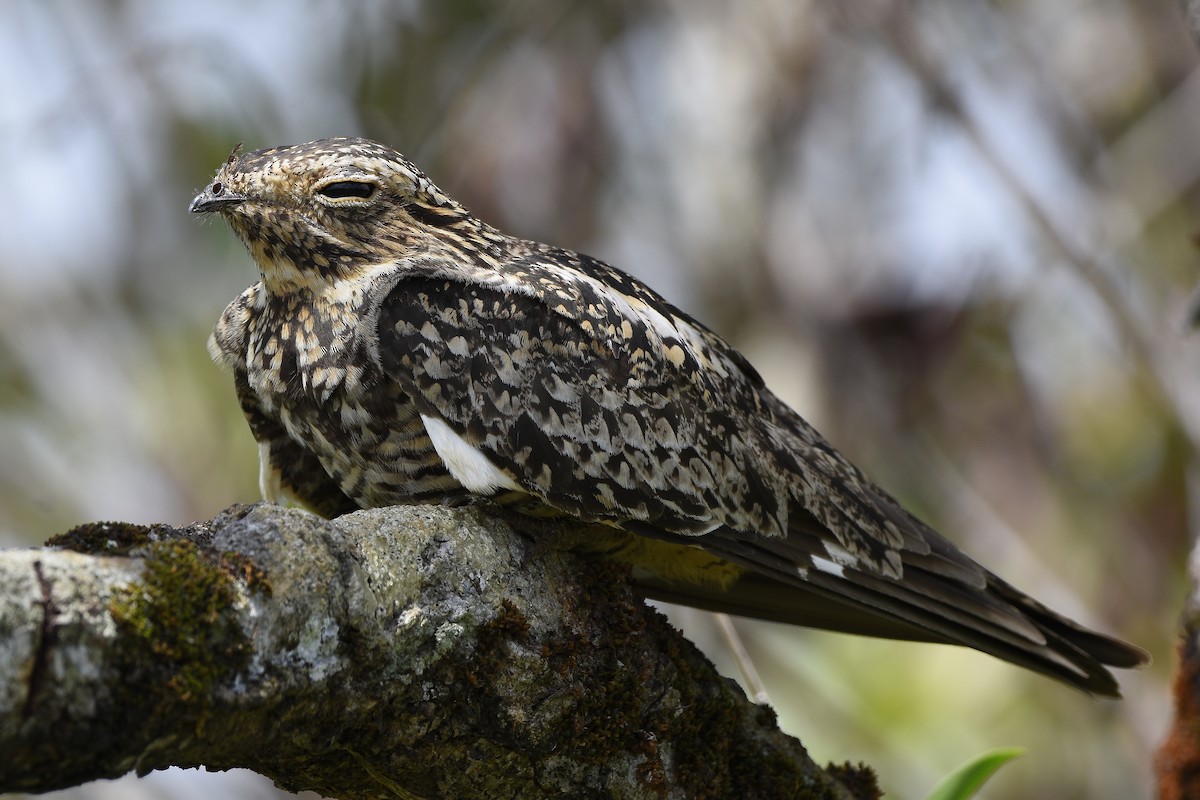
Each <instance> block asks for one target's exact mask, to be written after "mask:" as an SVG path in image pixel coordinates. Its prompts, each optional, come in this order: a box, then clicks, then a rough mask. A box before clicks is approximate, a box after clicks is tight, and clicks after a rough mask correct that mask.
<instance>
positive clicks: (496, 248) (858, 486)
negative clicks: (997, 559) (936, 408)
mask: <svg viewBox="0 0 1200 800" xmlns="http://www.w3.org/2000/svg"><path fill="white" fill-rule="evenodd" d="M191 210H192V211H194V212H214V211H215V212H219V213H220V214H221V215H222V216H223V217H224V218H225V220H226V221H227V222H228V223H229V224H230V226H231V227H232V228H233V230H234V232H235V233H236V234H237V235H238V237H239V238H240V239H241V240H242V241H243V242H244V243H245V245H246V247H247V248H248V249H249V251H250V254H251V256H252V257H253V259H254V262H255V263H256V264H257V265H258V269H259V273H260V276H261V280H260V281H259V282H258V283H255V284H254V285H253V286H251V287H250V288H249V289H247V290H246V291H245V292H243V293H242V294H241V295H240V296H239V297H238V298H237V299H236V300H234V301H233V302H232V303H231V304H230V305H229V307H228V308H226V309H225V312H224V314H223V315H222V316H221V319H220V322H219V323H218V324H217V326H216V330H215V331H214V333H213V336H212V338H211V339H210V341H209V350H210V351H211V353H212V355H213V357H214V359H215V360H216V361H217V362H218V363H219V364H221V365H223V366H224V367H226V368H227V369H228V370H229V371H230V372H232V373H233V380H234V384H235V387H236V390H237V396H238V399H239V401H240V402H241V406H242V409H243V411H244V412H245V415H246V418H247V420H248V421H249V423H250V428H251V430H252V432H253V434H254V437H255V439H256V440H257V441H258V444H259V452H260V457H261V483H262V490H263V494H264V496H265V497H266V498H267V499H268V500H279V499H282V498H291V499H295V500H298V501H299V502H301V503H303V504H304V505H306V506H308V507H309V508H311V509H313V510H314V511H316V512H318V513H321V514H324V515H326V516H332V515H336V514H339V513H342V512H345V511H349V510H353V509H356V508H367V507H377V506H387V505H395V504H401V503H426V502H444V501H447V500H454V499H456V498H457V499H462V498H470V497H479V496H483V497H488V498H491V500H493V501H495V502H496V503H497V504H500V505H501V506H508V507H510V508H511V509H515V510H516V511H517V512H520V513H523V514H531V515H545V514H555V515H561V516H565V517H572V518H576V519H578V520H580V521H582V522H584V523H588V524H589V525H590V529H593V530H596V531H599V532H601V533H598V534H597V536H598V538H599V539H601V540H603V541H604V542H605V544H604V548H605V549H606V550H607V551H608V552H609V553H610V555H612V556H615V557H618V558H622V559H624V560H626V561H628V562H630V563H632V564H633V574H634V576H635V579H636V580H638V582H639V583H640V585H641V586H642V588H643V590H644V591H645V592H646V593H647V594H648V595H649V596H652V597H658V598H662V599H667V600H672V601H676V602H683V603H688V604H691V605H695V606H699V607H703V608H709V609H716V610H722V611H727V612H730V613H733V614H738V615H743V616H749V617H757V618H762V619H769V620H777V621H783V622H790V623H795V624H799V625H807V626H813V627H821V628H830V629H834V630H841V631H848V632H852V633H860V634H866V635H873V636H882V637H890V638H900V639H911V640H918V641H932V642H946V643H952V644H960V645H967V646H970V647H974V648H977V649H979V650H982V651H984V652H987V653H991V654H992V655H994V656H998V657H999V658H1002V659H1005V660H1007V661H1010V662H1013V663H1015V664H1019V665H1021V666H1023V667H1027V668H1030V669H1033V670H1037V671H1039V672H1042V673H1045V674H1047V675H1050V676H1052V677H1054V678H1057V679H1059V680H1062V681H1065V682H1067V683H1069V684H1073V685H1075V686H1078V687H1080V688H1082V689H1084V690H1086V691H1088V692H1092V693H1095V694H1100V695H1112V696H1116V695H1117V694H1118V691H1117V684H1116V681H1115V680H1114V678H1113V676H1112V675H1111V673H1110V672H1109V671H1108V670H1107V669H1106V665H1107V666H1112V667H1134V666H1137V665H1139V664H1142V663H1144V662H1145V661H1146V655H1145V653H1143V652H1142V651H1141V650H1139V649H1137V648H1136V647H1133V646H1132V645H1129V644H1126V643H1124V642H1122V641H1120V640H1118V639H1115V638H1111V637H1109V636H1105V635H1103V634H1100V633H1096V632H1093V631H1090V630H1088V629H1086V628H1084V627H1083V626H1081V625H1079V624H1078V623H1075V622H1073V621H1072V620H1069V619H1067V618H1066V617H1063V616H1061V615H1059V614H1057V613H1055V612H1054V611H1052V610H1050V609H1048V608H1046V607H1045V606H1043V605H1041V604H1040V603H1038V602H1037V601H1036V600H1034V599H1032V598H1031V597H1029V596H1027V595H1026V594H1024V593H1022V592H1021V591H1019V590H1017V589H1015V588H1014V587H1012V586H1010V585H1009V584H1008V583H1006V582H1004V581H1003V580H1001V579H1000V578H998V577H997V576H995V575H993V574H992V573H990V572H988V571H987V570H986V569H984V568H983V567H982V566H980V565H978V564H977V563H975V562H974V561H972V560H971V559H970V558H968V557H967V556H966V555H964V554H963V553H962V552H960V551H959V550H958V549H957V548H956V547H955V546H954V545H952V544H951V543H950V542H949V541H947V540H946V539H944V538H942V537H941V536H940V535H939V534H937V533H936V532H935V531H933V530H932V529H931V528H930V527H929V526H927V525H926V524H925V523H923V522H921V521H920V520H919V519H917V518H916V517H915V516H913V515H912V514H910V513H909V512H908V511H906V510H905V509H904V508H903V507H901V506H900V504H899V503H898V502H897V501H896V500H895V499H894V498H892V496H891V495H889V494H888V493H887V492H885V491H884V490H883V489H881V488H879V487H878V486H876V485H875V484H873V483H872V482H871V481H870V480H868V479H867V478H866V477H865V476H864V475H863V474H862V472H860V471H859V470H858V468H856V467H855V466H854V465H853V464H851V463H850V462H849V461H847V460H846V459H845V458H844V457H843V456H842V455H841V454H840V453H838V452H837V451H836V450H835V449H833V447H831V446H830V445H829V443H827V442H826V441H825V440H824V439H823V438H822V437H821V435H820V434H818V433H817V432H816V431H815V430H814V429H813V428H812V427H811V426H810V425H809V424H808V423H807V422H805V421H804V419H802V418H801V417H800V415H799V414H797V413H796V412H795V411H793V410H792V409H791V408H789V407H788V406H787V405H785V404H784V403H783V402H782V401H781V400H780V399H779V398H777V397H776V396H775V395H774V394H772V393H771V391H770V390H769V389H768V388H767V387H766V386H765V385H764V384H763V381H762V378H760V377H759V375H758V373H757V372H755V370H754V368H753V367H752V366H751V365H750V364H749V363H748V362H747V361H746V359H745V358H744V357H743V356H742V355H741V354H740V353H738V351H737V350H735V349H734V348H733V347H732V346H730V345H729V344H728V343H726V342H725V341H724V340H722V339H721V338H720V337H719V336H717V335H716V334H715V333H713V332H712V331H710V330H709V329H708V328H706V327H705V326H704V325H702V324H700V323H699V322H697V321H695V320H694V319H692V318H691V317H689V316H688V315H687V314H685V313H684V312H682V311H680V310H679V309H678V308H676V307H675V306H673V305H671V304H670V303H668V302H667V301H665V300H664V299H663V298H661V297H660V296H659V295H657V294H655V293H654V291H652V290H651V289H649V288H648V287H647V286H645V285H644V284H642V283H641V282H639V281H637V280H636V279H634V278H632V277H631V276H629V275H627V274H625V273H624V272H621V271H619V270H617V269H614V268H613V267H610V266H609V265H607V264H605V263H603V262H601V261H598V260H596V259H594V258H590V257H588V256H586V255H582V254H579V253H573V252H571V251H568V250H563V249H560V248H557V247H552V246H549V245H545V244H540V243H538V242H532V241H526V240H523V239H519V238H516V237H513V236H509V235H507V234H504V233H501V232H500V231H498V230H496V229H495V228H492V227H490V226H488V225H487V224H485V223H484V222H482V221H480V220H479V219H476V218H475V217H474V216H472V215H471V214H470V212H468V211H467V210H466V209H465V208H463V206H461V205H460V204H459V203H457V202H455V201H454V200H453V199H451V198H450V197H448V196H447V195H446V194H444V193H443V192H442V191H441V190H440V189H439V188H438V187H437V186H435V185H434V184H433V183H432V182H431V181H430V179H429V178H428V177H426V176H425V174H424V173H422V172H421V171H420V170H419V169H417V167H415V166H414V165H413V164H412V163H411V162H410V161H408V160H407V159H406V158H404V157H403V156H402V155H401V154H400V153H398V152H396V151H395V150H393V149H391V148H390V147H386V146H384V145H381V144H377V143H375V142H371V141H367V140H364V139H350V138H336V139H323V140H320V141H315V142H309V143H307V144H301V145H295V146H290V147H277V148H272V149H268V150H259V151H255V152H249V153H245V154H242V155H237V151H236V150H235V152H234V154H231V155H230V157H229V159H228V161H227V162H226V163H225V164H224V165H223V166H221V168H220V169H219V170H218V171H217V174H216V176H215V177H214V178H213V180H212V182H211V183H210V184H209V185H208V186H207V187H205V189H204V191H203V192H201V193H200V194H199V195H198V196H197V197H196V198H195V200H193V201H192V204H191Z"/></svg>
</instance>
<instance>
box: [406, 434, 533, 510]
mask: <svg viewBox="0 0 1200 800" xmlns="http://www.w3.org/2000/svg"><path fill="white" fill-rule="evenodd" d="M421 421H422V422H424V423H425V432H426V433H428V434H429V441H431V442H433V449H434V450H436V451H437V454H438V457H439V458H441V459H442V463H443V464H445V465H446V470H447V471H448V472H449V473H450V476H451V477H452V478H454V480H456V481H458V482H459V483H461V484H462V485H463V486H464V487H465V488H466V489H468V490H470V491H472V492H475V493H476V494H484V495H487V494H492V493H493V492H495V491H496V490H497V489H520V488H521V487H520V486H518V485H517V482H516V481H514V480H513V479H512V478H510V477H508V476H507V475H505V474H504V473H503V472H501V471H500V468H499V467H497V466H496V465H495V464H493V463H492V462H491V461H488V457H487V456H485V455H484V454H483V453H481V452H480V451H479V449H478V448H476V447H473V446H471V445H470V444H468V443H467V442H466V441H465V440H464V439H463V438H462V437H461V436H459V435H458V434H457V433H455V432H454V431H452V430H450V426H449V425H447V424H446V423H444V422H442V421H441V420H440V419H438V418H437V417H430V416H426V415H425V414H422V415H421Z"/></svg>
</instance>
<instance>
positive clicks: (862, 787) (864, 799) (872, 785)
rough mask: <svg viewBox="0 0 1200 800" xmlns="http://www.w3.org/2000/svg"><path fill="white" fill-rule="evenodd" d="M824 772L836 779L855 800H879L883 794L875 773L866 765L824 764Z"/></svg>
mask: <svg viewBox="0 0 1200 800" xmlns="http://www.w3.org/2000/svg"><path fill="white" fill-rule="evenodd" d="M825 771H826V772H827V773H829V774H830V775H831V776H833V777H834V778H836V779H837V781H838V782H839V783H841V784H842V786H845V787H846V791H848V792H849V793H850V796H851V797H853V798H855V800H879V798H881V797H883V792H882V791H880V789H879V779H878V778H877V777H876V775H875V771H874V770H873V769H871V768H870V767H868V766H867V765H866V764H858V765H854V764H851V763H850V762H849V761H847V762H845V763H844V764H826V765H825Z"/></svg>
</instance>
